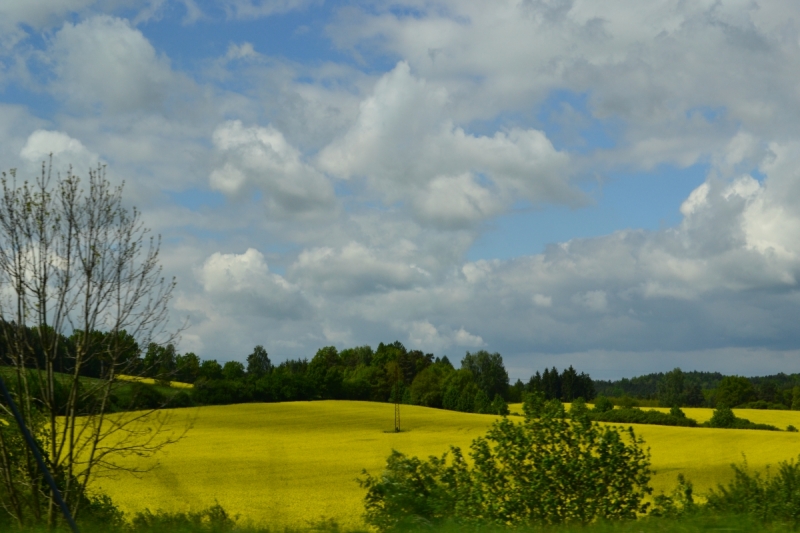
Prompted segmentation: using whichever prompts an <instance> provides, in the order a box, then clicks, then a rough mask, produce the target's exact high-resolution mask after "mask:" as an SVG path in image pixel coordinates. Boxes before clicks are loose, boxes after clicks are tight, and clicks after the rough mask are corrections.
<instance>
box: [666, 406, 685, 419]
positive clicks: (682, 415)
mask: <svg viewBox="0 0 800 533" xmlns="http://www.w3.org/2000/svg"><path fill="white" fill-rule="evenodd" d="M669 414H670V416H674V417H676V418H686V413H684V412H683V411H682V410H681V408H680V407H678V406H677V405H675V406H673V407H672V409H670V410H669Z"/></svg>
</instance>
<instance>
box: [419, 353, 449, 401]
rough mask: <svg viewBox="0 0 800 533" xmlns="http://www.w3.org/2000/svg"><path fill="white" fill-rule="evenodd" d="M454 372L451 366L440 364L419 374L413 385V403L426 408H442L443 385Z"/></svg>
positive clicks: (433, 365) (431, 366)
mask: <svg viewBox="0 0 800 533" xmlns="http://www.w3.org/2000/svg"><path fill="white" fill-rule="evenodd" d="M452 372H453V367H452V366H451V365H446V364H442V363H441V362H440V363H434V364H432V365H430V366H429V367H427V368H426V369H424V370H423V371H422V372H420V373H419V374H417V376H416V377H415V378H414V381H413V382H412V383H411V402H412V403H414V404H416V405H424V406H426V407H442V399H443V392H442V385H443V383H444V381H445V380H446V379H447V377H448V376H449V375H450V374H451V373H452Z"/></svg>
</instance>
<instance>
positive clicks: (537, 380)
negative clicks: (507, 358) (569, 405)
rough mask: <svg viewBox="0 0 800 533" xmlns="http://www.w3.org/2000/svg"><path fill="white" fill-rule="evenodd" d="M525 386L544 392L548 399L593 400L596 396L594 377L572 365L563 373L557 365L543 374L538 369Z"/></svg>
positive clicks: (567, 400) (528, 388) (531, 390)
mask: <svg viewBox="0 0 800 533" xmlns="http://www.w3.org/2000/svg"><path fill="white" fill-rule="evenodd" d="M525 388H526V390H527V391H528V392H533V391H539V392H541V393H543V394H544V396H545V399H547V400H551V399H553V398H556V399H559V400H563V401H566V402H570V401H572V400H574V399H575V398H583V399H585V400H591V399H592V398H594V397H595V396H596V393H595V388H594V382H593V381H592V378H591V377H589V375H588V374H585V373H583V372H581V373H580V374H578V372H577V371H576V370H575V369H574V368H572V366H570V367H569V368H565V369H564V370H563V371H562V372H561V374H559V373H558V369H556V367H553V368H552V369H547V368H546V369H545V370H544V373H543V374H539V372H538V371H537V372H536V373H535V374H534V375H533V376H531V379H530V380H529V381H528V384H527V385H526V387H525Z"/></svg>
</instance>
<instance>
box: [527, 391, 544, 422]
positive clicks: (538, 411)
mask: <svg viewBox="0 0 800 533" xmlns="http://www.w3.org/2000/svg"><path fill="white" fill-rule="evenodd" d="M544 403H545V399H544V393H543V392H541V391H534V392H530V393H528V394H526V395H525V397H524V398H523V401H522V412H523V413H524V414H525V416H526V417H527V418H539V417H540V416H542V412H543V411H544Z"/></svg>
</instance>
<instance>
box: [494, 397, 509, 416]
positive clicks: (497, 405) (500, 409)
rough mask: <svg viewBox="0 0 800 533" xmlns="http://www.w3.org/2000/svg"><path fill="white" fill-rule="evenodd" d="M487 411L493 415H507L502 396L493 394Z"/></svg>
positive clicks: (507, 411) (505, 404)
mask: <svg viewBox="0 0 800 533" xmlns="http://www.w3.org/2000/svg"><path fill="white" fill-rule="evenodd" d="M489 412H490V413H492V414H495V415H501V416H508V415H509V410H508V404H507V403H506V401H505V400H504V399H503V397H502V396H500V395H499V394H495V395H494V399H493V400H492V404H491V405H490V406H489Z"/></svg>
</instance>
